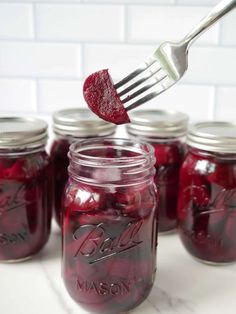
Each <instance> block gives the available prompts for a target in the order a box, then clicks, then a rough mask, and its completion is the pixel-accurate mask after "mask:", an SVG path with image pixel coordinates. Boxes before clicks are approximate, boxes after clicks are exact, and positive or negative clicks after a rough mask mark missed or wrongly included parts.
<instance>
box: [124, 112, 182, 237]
mask: <svg viewBox="0 0 236 314" xmlns="http://www.w3.org/2000/svg"><path fill="white" fill-rule="evenodd" d="M130 119H131V123H130V124H127V126H126V128H127V132H128V134H129V135H130V137H131V138H138V139H140V140H142V141H146V142H148V143H150V144H152V146H153V147H154V150H155V157H156V164H155V167H156V175H155V182H156V184H157V186H158V190H159V194H160V202H159V206H158V212H159V231H160V232H169V231H172V230H173V229H175V228H176V223H177V201H178V183H179V171H180V166H181V163H182V160H183V157H184V152H185V143H184V141H185V135H186V131H187V123H188V116H187V115H186V114H184V113H181V112H176V111H164V110H142V111H141V110H140V111H136V112H133V113H131V114H130Z"/></svg>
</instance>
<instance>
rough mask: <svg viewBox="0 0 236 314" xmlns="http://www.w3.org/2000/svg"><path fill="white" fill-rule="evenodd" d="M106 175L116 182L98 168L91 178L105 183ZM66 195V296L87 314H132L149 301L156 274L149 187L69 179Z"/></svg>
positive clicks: (154, 225) (92, 153)
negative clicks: (138, 306) (144, 301)
mask: <svg viewBox="0 0 236 314" xmlns="http://www.w3.org/2000/svg"><path fill="white" fill-rule="evenodd" d="M119 153H120V157H122V152H119V151H116V152H115V151H114V150H113V149H112V148H108V149H107V150H104V152H101V150H99V149H98V151H96V150H93V151H90V152H89V151H88V155H89V156H97V155H98V154H99V156H100V157H109V158H113V157H118V155H119ZM84 154H85V153H84ZM114 154H115V156H114ZM128 155H129V156H130V157H131V158H132V157H134V156H135V154H132V152H127V156H128ZM111 172H113V174H112V175H113V176H116V175H117V176H118V173H117V172H116V171H114V169H113V170H111V169H109V170H107V169H99V168H97V169H94V173H93V178H96V179H97V180H101V179H102V178H103V179H104V180H105V179H106V178H107V175H108V173H111ZM80 175H81V176H83V172H82V171H81V173H80ZM123 180H124V181H123V184H124V183H125V177H124V178H123ZM65 195H66V197H65V200H64V206H65V211H64V219H63V278H64V282H65V285H66V288H67V290H68V292H69V294H70V296H71V297H72V298H73V299H74V300H75V301H76V302H78V303H79V304H80V305H81V306H82V307H83V308H85V309H86V310H87V311H90V312H92V313H93V312H94V313H104V314H106V313H107V314H108V313H114V314H115V313H122V312H126V311H128V310H130V309H133V308H134V307H136V306H137V305H139V304H140V303H141V302H142V301H143V300H144V299H145V298H146V297H147V296H148V294H149V292H150V290H151V288H152V285H153V281H154V277H155V271H156V245H157V240H156V239H157V215H156V190H155V187H154V185H153V181H152V180H151V181H150V180H149V181H148V182H146V183H141V184H135V185H129V184H127V186H115V185H114V186H113V187H109V186H106V187H105V186H98V185H96V184H95V185H91V184H86V183H82V182H78V181H74V180H73V179H71V178H70V179H69V183H68V186H67V189H66V192H65Z"/></svg>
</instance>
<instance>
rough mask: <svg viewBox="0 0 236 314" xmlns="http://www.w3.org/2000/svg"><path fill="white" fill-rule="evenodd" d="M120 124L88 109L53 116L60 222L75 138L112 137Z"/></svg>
mask: <svg viewBox="0 0 236 314" xmlns="http://www.w3.org/2000/svg"><path fill="white" fill-rule="evenodd" d="M115 128H116V126H115V125H114V124H111V123H107V122H105V121H103V120H101V119H98V118H97V116H96V115H94V114H93V113H92V112H91V111H90V110H88V109H79V108H75V109H65V110H61V111H58V112H55V113H54V115H53V130H54V133H55V139H54V141H53V144H52V147H51V159H52V166H53V179H54V184H53V190H54V191H53V194H54V213H55V218H56V220H57V222H58V224H59V225H60V224H61V213H62V196H63V191H64V188H65V185H66V182H67V180H68V171H67V168H68V166H69V159H68V156H67V154H68V151H69V147H70V145H71V144H72V143H73V142H74V141H81V140H84V139H86V138H91V137H95V136H97V137H104V136H110V135H112V134H113V133H114V132H115Z"/></svg>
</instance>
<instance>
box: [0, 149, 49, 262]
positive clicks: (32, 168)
mask: <svg viewBox="0 0 236 314" xmlns="http://www.w3.org/2000/svg"><path fill="white" fill-rule="evenodd" d="M51 185H52V184H51V167H50V162H49V159H48V156H47V154H46V153H45V152H43V151H41V152H35V153H33V152H30V153H28V154H23V155H20V154H19V155H18V154H17V155H15V156H6V157H3V156H2V155H1V156H0V260H2V261H15V260H21V259H25V258H28V257H30V256H32V255H34V254H36V253H37V252H39V250H40V249H41V248H42V247H43V246H44V244H45V243H46V242H47V240H48V237H49V233H50V226H51V214H52V212H51V210H52V204H51V203H52V195H51Z"/></svg>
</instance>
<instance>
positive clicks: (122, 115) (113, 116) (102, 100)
mask: <svg viewBox="0 0 236 314" xmlns="http://www.w3.org/2000/svg"><path fill="white" fill-rule="evenodd" d="M83 92H84V99H85V100H86V102H87V104H88V106H89V108H90V109H91V110H92V111H93V112H94V113H95V114H96V115H98V116H99V117H100V118H102V119H104V120H106V121H108V122H112V123H115V124H123V123H129V122H130V120H129V116H128V114H127V111H126V109H125V107H124V105H123V104H122V102H121V100H120V97H119V95H118V94H117V91H116V89H115V87H114V85H113V82H112V79H111V77H110V75H109V73H108V70H101V71H98V72H96V73H93V74H91V75H90V76H89V77H88V78H87V79H86V80H85V82H84V87H83Z"/></svg>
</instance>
